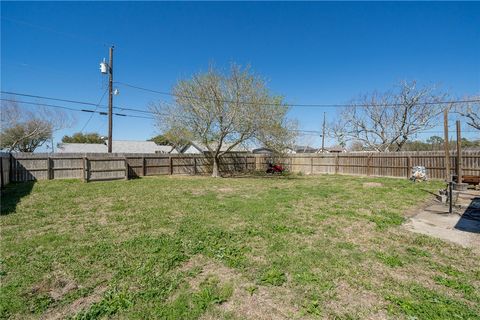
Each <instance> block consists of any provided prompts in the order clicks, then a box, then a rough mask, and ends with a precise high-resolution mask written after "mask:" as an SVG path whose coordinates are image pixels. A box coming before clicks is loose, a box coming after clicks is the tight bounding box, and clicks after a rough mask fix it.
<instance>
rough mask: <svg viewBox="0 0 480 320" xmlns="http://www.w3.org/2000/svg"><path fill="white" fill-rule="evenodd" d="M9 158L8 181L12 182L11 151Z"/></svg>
mask: <svg viewBox="0 0 480 320" xmlns="http://www.w3.org/2000/svg"><path fill="white" fill-rule="evenodd" d="M9 159H10V163H9V164H8V166H9V169H10V170H9V172H8V181H9V182H12V181H13V156H12V154H11V153H10V157H9Z"/></svg>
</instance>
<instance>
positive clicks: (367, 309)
mask: <svg viewBox="0 0 480 320" xmlns="http://www.w3.org/2000/svg"><path fill="white" fill-rule="evenodd" d="M382 301H383V299H382V298H381V297H379V296H378V295H376V294H375V293H373V292H371V291H367V290H365V289H361V288H356V287H353V286H352V285H350V284H348V283H347V282H344V281H341V282H340V283H339V284H338V285H337V286H336V288H335V298H334V299H332V300H330V301H328V302H327V303H326V304H325V309H326V310H328V311H329V313H331V314H335V315H339V316H341V315H345V314H355V315H357V316H360V315H366V314H371V313H372V310H375V309H376V310H380V309H383V308H384V305H385V303H382ZM377 315H378V318H375V319H386V317H384V316H385V315H383V316H382V314H377Z"/></svg>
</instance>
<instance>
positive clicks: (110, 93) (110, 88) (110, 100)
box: [108, 46, 113, 153]
mask: <svg viewBox="0 0 480 320" xmlns="http://www.w3.org/2000/svg"><path fill="white" fill-rule="evenodd" d="M108 74H109V80H108V153H112V131H113V130H112V129H113V123H112V122H113V117H112V114H113V46H111V47H110V54H109V63H108Z"/></svg>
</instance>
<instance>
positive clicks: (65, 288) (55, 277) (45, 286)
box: [29, 272, 78, 301]
mask: <svg viewBox="0 0 480 320" xmlns="http://www.w3.org/2000/svg"><path fill="white" fill-rule="evenodd" d="M77 288H78V286H77V284H76V283H75V281H74V280H72V279H71V278H70V277H69V276H67V275H65V274H63V273H60V272H55V273H53V274H52V275H51V276H49V277H48V278H46V279H44V280H42V281H41V282H40V283H38V284H36V285H35V286H33V288H32V289H31V291H30V293H29V295H32V296H33V295H39V294H47V295H48V296H49V297H50V298H52V299H53V300H54V301H59V300H61V299H62V298H63V296H65V295H66V294H68V293H69V292H71V291H73V290H76V289H77Z"/></svg>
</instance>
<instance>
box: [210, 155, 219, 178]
mask: <svg viewBox="0 0 480 320" xmlns="http://www.w3.org/2000/svg"><path fill="white" fill-rule="evenodd" d="M218 162H219V161H218V157H217V156H214V157H213V170H212V177H214V178H219V177H220V172H219V170H218Z"/></svg>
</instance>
